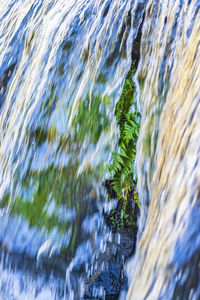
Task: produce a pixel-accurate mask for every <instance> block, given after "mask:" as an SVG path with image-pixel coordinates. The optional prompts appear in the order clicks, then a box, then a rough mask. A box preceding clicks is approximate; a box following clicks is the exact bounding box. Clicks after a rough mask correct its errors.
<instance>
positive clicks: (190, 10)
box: [127, 0, 200, 300]
mask: <svg viewBox="0 0 200 300" xmlns="http://www.w3.org/2000/svg"><path fill="white" fill-rule="evenodd" d="M199 37H200V1H195V0H190V1H181V0H179V1H174V0H169V1H165V0H164V1H154V0H151V1H149V3H148V6H147V8H146V12H145V21H144V24H143V35H142V43H141V60H140V63H139V67H138V71H137V80H138V104H139V105H140V111H141V114H142V121H141V131H140V137H139V141H138V144H137V171H138V191H139V197H140V201H141V216H140V222H139V236H138V247H137V251H136V255H135V258H134V259H133V261H132V262H130V264H129V266H128V272H129V279H130V288H129V294H128V297H127V298H128V299H140V300H142V299H148V300H150V299H152V300H155V299H180V300H185V299H193V300H198V299H200V285H199V282H200V207H199V203H200V202H199V200H200V193H199V187H200V168H199V163H200V130H199V120H200V101H199V99H200V82H199V78H200V48H199Z"/></svg>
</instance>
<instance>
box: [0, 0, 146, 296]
mask: <svg viewBox="0 0 200 300" xmlns="http://www.w3.org/2000/svg"><path fill="white" fill-rule="evenodd" d="M144 5H145V1H131V0H130V1H123V0H121V1H118V0H115V1H114V0H98V1H96V0H87V1H86V0H78V1H77V0H76V1H75V0H68V1H66V0H57V1H51V0H37V1H30V0H1V3H0V157H1V159H0V201H1V204H0V205H1V208H0V224H1V231H0V246H1V251H0V252H1V253H0V254H1V267H0V272H1V277H0V297H1V299H9V300H10V299H17V300H18V299H22V298H23V299H43V300H45V299H62V298H63V297H64V298H65V299H69V298H71V299H79V298H80V297H81V296H80V295H81V287H82V278H83V277H84V273H86V272H87V269H88V268H90V266H89V267H88V265H90V262H91V261H92V260H93V257H94V254H95V253H96V250H97V249H100V250H101V251H103V250H104V248H105V246H106V244H105V241H106V240H108V239H110V234H109V231H108V229H106V227H105V225H104V221H103V218H102V216H101V207H102V205H103V203H104V202H105V201H106V200H105V198H106V197H105V195H104V192H103V191H102V188H101V183H102V181H103V178H104V177H105V174H106V170H105V165H106V163H107V162H108V159H109V157H110V155H111V152H112V149H113V147H114V142H115V139H116V138H115V136H114V133H115V132H116V125H115V118H114V107H115V104H116V102H117V100H118V98H119V95H120V92H121V89H122V86H123V82H124V80H125V76H126V74H127V72H128V70H129V68H130V65H131V51H132V44H133V41H134V39H135V37H136V34H137V30H138V27H139V25H140V23H141V20H142V14H143V10H144Z"/></svg>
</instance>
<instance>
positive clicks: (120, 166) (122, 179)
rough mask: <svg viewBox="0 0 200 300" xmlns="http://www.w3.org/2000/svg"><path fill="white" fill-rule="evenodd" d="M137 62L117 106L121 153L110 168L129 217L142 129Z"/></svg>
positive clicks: (115, 186)
mask: <svg viewBox="0 0 200 300" xmlns="http://www.w3.org/2000/svg"><path fill="white" fill-rule="evenodd" d="M134 65H135V63H133V64H132V67H131V69H130V71H129V73H128V75H127V77H126V80H125V83H124V87H123V91H122V94H121V97H120V99H119V101H118V103H117V105H116V108H115V115H116V120H117V124H118V126H119V130H120V138H119V142H118V146H119V153H116V152H113V153H112V157H113V161H112V165H111V166H110V167H109V168H108V169H109V170H110V172H111V176H112V187H113V189H114V191H115V192H116V194H117V197H118V199H120V198H123V199H124V200H125V201H124V206H123V214H124V217H125V219H127V218H128V217H127V215H126V213H125V211H126V205H127V204H126V203H127V201H126V199H127V197H128V193H129V192H130V191H131V189H132V188H133V187H135V184H136V183H135V182H134V181H133V165H134V160H135V155H136V143H137V139H138V135H139V129H140V115H139V113H138V111H137V109H136V104H135V101H134V94H135V86H134V83H133V81H132V77H133V75H134V73H135V68H134ZM131 107H133V108H134V110H133V111H134V112H131V111H130V108H131ZM134 199H135V202H136V204H137V205H138V207H139V201H138V196H137V194H136V192H134Z"/></svg>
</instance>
